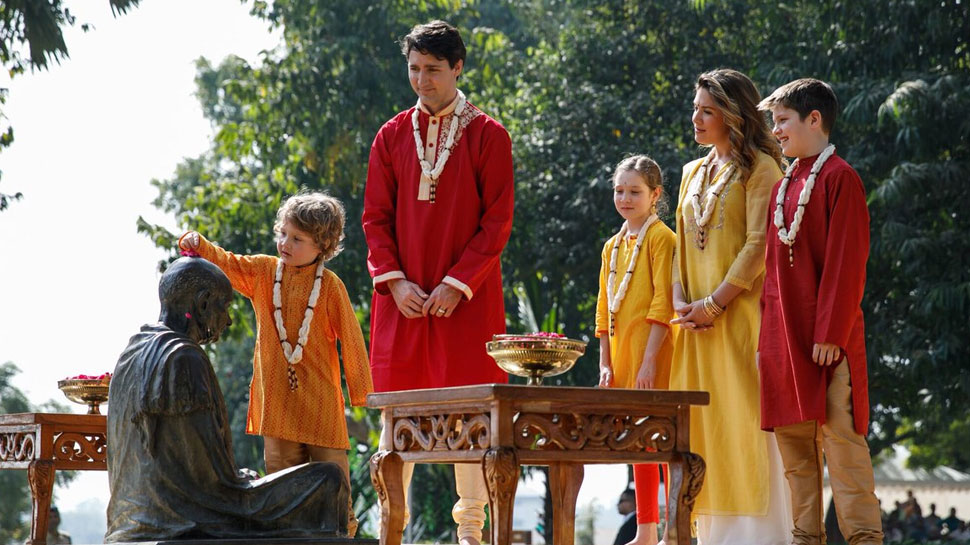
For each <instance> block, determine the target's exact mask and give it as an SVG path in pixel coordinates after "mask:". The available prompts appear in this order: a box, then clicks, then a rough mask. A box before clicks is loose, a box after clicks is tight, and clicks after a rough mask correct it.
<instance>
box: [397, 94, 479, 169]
mask: <svg viewBox="0 0 970 545" xmlns="http://www.w3.org/2000/svg"><path fill="white" fill-rule="evenodd" d="M467 103H468V101H467V100H466V99H465V94H464V93H462V92H461V91H460V90H459V91H458V104H456V105H455V111H454V117H453V118H452V120H451V127H449V128H448V139H447V140H445V149H444V150H443V151H442V152H441V155H439V156H438V160H437V161H435V164H434V166H432V165H431V163H429V162H428V161H426V160H425V159H424V139H423V138H421V128H420V126H419V124H418V112H420V111H421V101H420V99H419V100H418V104H417V105H416V106H415V107H414V112H412V113H411V126H412V127H413V128H414V147H415V149H416V150H417V153H418V161H419V162H420V163H421V173H422V174H424V176H425V177H427V178H428V179H429V180H431V181H432V183H434V182H436V181H437V180H438V176H441V171H442V170H444V169H445V163H447V162H448V158H449V157H451V148H452V147H453V146H454V145H455V133H457V132H458V117H459V116H461V114H462V113H463V112H464V111H465V105H466V104H467Z"/></svg>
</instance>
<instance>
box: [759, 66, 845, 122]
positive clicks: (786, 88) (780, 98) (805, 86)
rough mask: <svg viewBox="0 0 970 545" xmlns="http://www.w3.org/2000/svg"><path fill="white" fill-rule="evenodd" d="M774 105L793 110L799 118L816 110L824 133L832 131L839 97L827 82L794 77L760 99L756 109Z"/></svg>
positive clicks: (837, 112)
mask: <svg viewBox="0 0 970 545" xmlns="http://www.w3.org/2000/svg"><path fill="white" fill-rule="evenodd" d="M775 106H784V107H785V108H789V109H792V110H795V111H796V112H798V116H799V117H800V118H801V119H805V116H807V115H808V114H810V113H812V110H818V113H820V114H821V115H822V130H823V131H825V133H826V134H831V133H832V127H834V126H835V118H836V117H838V115H839V99H837V98H835V91H833V90H832V87H831V86H830V85H829V84H828V83H825V82H824V81H821V80H817V79H815V78H802V79H796V80H795V81H792V82H789V83H786V84H784V85H782V86H781V87H779V88H777V89H775V92H774V93H771V95H769V96H768V98H766V99H764V100H762V101H761V103H760V104H758V109H759V110H771V109H772V108H774V107H775Z"/></svg>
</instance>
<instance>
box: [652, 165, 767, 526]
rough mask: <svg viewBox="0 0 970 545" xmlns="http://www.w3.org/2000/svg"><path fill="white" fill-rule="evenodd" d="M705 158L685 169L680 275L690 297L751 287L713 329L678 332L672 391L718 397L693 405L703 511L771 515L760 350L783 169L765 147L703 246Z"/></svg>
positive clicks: (726, 196) (723, 204)
mask: <svg viewBox="0 0 970 545" xmlns="http://www.w3.org/2000/svg"><path fill="white" fill-rule="evenodd" d="M702 161H703V160H702V159H698V160H696V161H692V162H690V163H688V164H687V165H686V166H684V174H683V178H682V180H681V184H680V199H679V200H678V204H677V235H676V240H677V246H676V252H675V256H674V265H673V278H674V281H678V280H679V281H680V283H681V285H682V286H683V288H684V297H685V299H686V301H687V302H692V301H697V300H700V299H703V298H704V297H707V296H708V295H710V294H711V292H713V291H714V290H715V289H717V287H718V286H719V285H720V284H721V282H723V281H725V280H726V281H728V282H729V283H731V284H733V285H735V286H738V287H741V288H744V289H745V290H746V291H743V292H742V293H741V294H740V295H739V296H738V297H737V298H735V299H734V300H733V301H731V303H730V304H729V305H728V306H727V310H725V312H724V314H722V315H721V316H720V317H719V318H717V319H716V320H715V321H714V328H713V329H711V330H708V331H703V332H696V333H695V332H690V331H684V332H683V333H682V334H681V335H680V336H678V338H677V340H676V342H675V345H674V360H673V366H672V369H671V377H670V389H671V390H705V391H708V392H710V393H711V404H710V405H708V406H706V407H692V408H691V422H690V447H691V450H692V451H694V452H696V453H698V454H700V455H701V456H703V457H704V460H705V461H706V462H707V475H706V476H705V477H704V487H703V488H702V489H701V492H700V496H698V498H697V503H696V504H695V506H694V513H695V514H705V515H760V516H763V515H765V514H767V512H768V459H767V445H766V437H765V435H764V433H765V432H763V431H761V425H760V420H761V407H760V394H759V384H758V368H757V366H756V364H755V352H756V351H757V348H758V333H759V330H760V328H761V308H760V299H761V287H762V283H763V282H764V274H765V228H766V226H767V221H768V199H769V196H770V193H771V188H772V187H773V186H774V184H775V182H777V181H778V180H779V179H780V178H781V176H782V172H781V169H779V168H778V165H777V164H776V163H775V161H774V160H773V159H772V158H771V157H770V156H768V155H767V154H764V153H759V154H758V158H757V160H756V162H755V165H754V167H753V169H752V172H751V175H750V177H749V178H748V180H746V181H745V180H741V179H740V175H739V174H738V173H737V171H734V173H733V174H732V179H731V181H729V182H728V183H727V185H726V186H725V187H724V190H723V191H722V192H721V195H720V197H718V199H717V200H716V203H715V205H714V206H715V208H714V213H713V215H712V216H711V219H710V221H709V222H708V224H707V228H706V231H707V238H706V244H705V247H704V249H703V250H702V249H700V248H699V247H698V245H697V243H696V241H695V234H696V231H697V226H696V223H695V220H694V208H693V206H691V205H690V204H689V203H688V202H687V193H688V187H689V185H690V180H691V178H692V177H693V176H694V173H695V172H696V171H697V170H698V169H699V168H700V165H701V163H702ZM724 168H725V169H726V168H727V167H724ZM722 170H723V169H722ZM706 185H709V183H708V184H706ZM705 187H706V186H705ZM702 195H704V193H702Z"/></svg>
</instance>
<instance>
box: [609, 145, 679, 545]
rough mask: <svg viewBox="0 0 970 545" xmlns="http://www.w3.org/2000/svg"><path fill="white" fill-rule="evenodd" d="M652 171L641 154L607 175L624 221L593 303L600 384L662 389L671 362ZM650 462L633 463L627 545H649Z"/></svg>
mask: <svg viewBox="0 0 970 545" xmlns="http://www.w3.org/2000/svg"><path fill="white" fill-rule="evenodd" d="M662 197H663V182H662V178H661V175H660V167H659V166H657V163H655V162H654V161H653V160H652V159H650V158H649V157H647V156H645V155H635V156H632V157H628V158H626V159H624V160H623V161H621V162H620V164H619V165H617V167H616V172H615V173H614V174H613V202H614V204H615V205H616V210H617V212H619V213H620V215H621V216H622V217H623V219H624V220H626V221H625V222H624V224H623V227H622V228H621V229H620V232H619V233H617V234H616V235H614V236H613V237H612V238H610V239H609V240H608V241H606V245H605V246H604V247H603V256H602V265H601V267H600V289H599V297H598V298H597V301H596V336H597V337H599V338H600V386H602V387H606V388H659V389H666V388H667V383H668V382H669V379H670V360H671V357H672V356H673V332H671V331H670V327H671V326H670V320H671V319H672V318H673V317H674V310H673V303H672V301H671V295H670V274H671V272H670V270H671V269H670V268H671V263H672V259H673V250H674V233H673V231H671V230H670V228H669V227H667V226H666V225H664V224H663V222H661V221H660V220H659V219H658V217H657V209H658V206H657V205H658V204H659V205H660V206H659V208H660V211H661V213H663V210H664V208H665V205H666V202H664V201H663V200H661V199H662ZM657 467H658V466H657V465H656V464H635V465H634V466H633V478H634V481H635V485H636V497H637V534H636V537H635V538H634V539H633V541H631V542H630V543H631V544H637V545H653V544H655V543H657V523H658V522H659V509H658V505H657V488H658V487H659V483H660V474H659V472H658V469H657Z"/></svg>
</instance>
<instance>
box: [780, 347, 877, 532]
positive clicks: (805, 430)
mask: <svg viewBox="0 0 970 545" xmlns="http://www.w3.org/2000/svg"><path fill="white" fill-rule="evenodd" d="M825 412H826V420H827V421H826V422H825V424H822V425H821V426H820V425H818V422H817V421H816V420H809V421H808V422H801V423H799V424H793V425H791V426H782V427H777V428H775V437H776V438H777V439H778V448H779V450H780V451H781V458H782V462H783V463H784V464H785V477H787V478H788V485H789V486H790V487H791V496H792V516H793V518H794V522H795V529H794V530H793V531H792V535H793V537H794V540H793V541H792V543H794V544H796V545H824V544H825V522H824V519H823V516H822V453H823V452H824V453H825V459H826V460H827V461H828V468H829V484H831V486H832V497H833V498H834V500H835V512H836V514H837V515H838V520H839V528H840V529H841V530H842V534H843V535H844V536H845V537H846V539H847V540H848V541H849V545H863V544H865V545H870V544H881V543H882V542H883V535H882V522H881V520H880V516H879V502H878V500H876V495H875V493H874V491H875V481H874V479H873V475H872V459H871V458H870V457H869V445H868V444H867V443H866V438H865V437H863V436H861V435H859V434H858V433H856V431H855V426H854V423H853V420H852V386H851V384H850V383H849V365H848V363H847V362H843V363H841V364H839V366H838V367H836V369H835V375H834V376H833V377H832V382H831V383H830V384H829V386H828V391H827V393H826V403H825Z"/></svg>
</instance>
